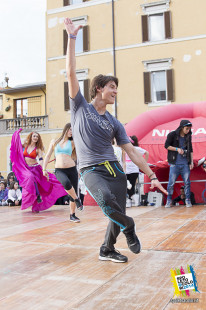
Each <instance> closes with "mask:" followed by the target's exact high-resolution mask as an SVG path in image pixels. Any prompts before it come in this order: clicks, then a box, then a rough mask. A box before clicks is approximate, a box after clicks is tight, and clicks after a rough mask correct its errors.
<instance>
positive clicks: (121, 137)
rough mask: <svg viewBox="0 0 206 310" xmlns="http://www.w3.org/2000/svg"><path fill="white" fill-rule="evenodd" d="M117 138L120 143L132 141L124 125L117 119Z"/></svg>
mask: <svg viewBox="0 0 206 310" xmlns="http://www.w3.org/2000/svg"><path fill="white" fill-rule="evenodd" d="M115 139H116V141H117V144H118V145H123V144H127V143H130V141H129V138H128V136H127V133H126V131H125V128H124V126H123V125H122V124H121V123H120V122H119V121H118V120H117V124H116V132H115Z"/></svg>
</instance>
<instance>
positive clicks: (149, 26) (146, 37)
mask: <svg viewBox="0 0 206 310" xmlns="http://www.w3.org/2000/svg"><path fill="white" fill-rule="evenodd" d="M169 1H170V0H165V1H160V2H155V3H153V4H152V3H149V4H143V5H142V8H143V11H144V12H145V15H142V42H147V41H152V42H153V41H160V40H165V39H171V38H172V29H171V13H170V11H168V8H169Z"/></svg>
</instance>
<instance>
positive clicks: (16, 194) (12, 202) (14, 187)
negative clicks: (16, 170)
mask: <svg viewBox="0 0 206 310" xmlns="http://www.w3.org/2000/svg"><path fill="white" fill-rule="evenodd" d="M21 200H22V193H21V190H20V189H19V184H18V182H15V181H12V182H11V183H10V188H9V192H8V199H7V203H8V205H9V206H20V205H21Z"/></svg>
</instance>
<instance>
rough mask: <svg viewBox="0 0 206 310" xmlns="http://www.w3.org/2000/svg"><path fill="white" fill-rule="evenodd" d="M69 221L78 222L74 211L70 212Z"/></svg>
mask: <svg viewBox="0 0 206 310" xmlns="http://www.w3.org/2000/svg"><path fill="white" fill-rule="evenodd" d="M70 222H75V223H79V222H80V219H79V218H78V217H77V216H76V215H75V213H73V214H70Z"/></svg>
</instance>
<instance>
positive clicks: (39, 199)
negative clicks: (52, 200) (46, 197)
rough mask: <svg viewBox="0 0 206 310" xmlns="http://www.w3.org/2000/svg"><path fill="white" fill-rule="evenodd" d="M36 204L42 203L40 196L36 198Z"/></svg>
mask: <svg viewBox="0 0 206 310" xmlns="http://www.w3.org/2000/svg"><path fill="white" fill-rule="evenodd" d="M37 202H38V203H40V202H42V199H41V196H40V195H38V196H37Z"/></svg>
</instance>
